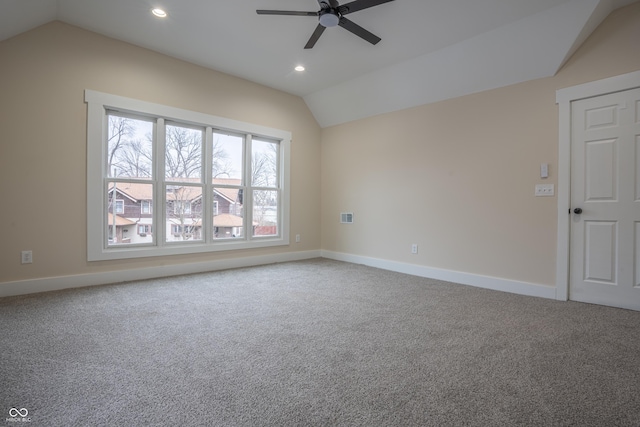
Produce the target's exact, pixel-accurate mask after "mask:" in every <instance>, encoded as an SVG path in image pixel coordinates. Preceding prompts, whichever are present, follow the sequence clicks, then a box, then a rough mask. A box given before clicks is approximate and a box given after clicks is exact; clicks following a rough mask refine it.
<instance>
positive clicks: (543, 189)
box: [536, 184, 555, 197]
mask: <svg viewBox="0 0 640 427" xmlns="http://www.w3.org/2000/svg"><path fill="white" fill-rule="evenodd" d="M554 193H555V192H554V185H553V184H536V197H545V196H547V197H548V196H553V195H554Z"/></svg>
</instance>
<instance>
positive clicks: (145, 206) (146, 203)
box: [140, 200, 151, 215]
mask: <svg viewBox="0 0 640 427" xmlns="http://www.w3.org/2000/svg"><path fill="white" fill-rule="evenodd" d="M140 213H141V214H142V215H149V214H151V200H141V201H140Z"/></svg>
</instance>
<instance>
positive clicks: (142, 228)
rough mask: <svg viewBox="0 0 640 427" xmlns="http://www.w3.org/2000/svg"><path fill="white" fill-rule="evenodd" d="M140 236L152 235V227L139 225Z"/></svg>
mask: <svg viewBox="0 0 640 427" xmlns="http://www.w3.org/2000/svg"><path fill="white" fill-rule="evenodd" d="M138 234H140V235H141V236H144V235H146V234H151V226H150V225H148V224H139V225H138Z"/></svg>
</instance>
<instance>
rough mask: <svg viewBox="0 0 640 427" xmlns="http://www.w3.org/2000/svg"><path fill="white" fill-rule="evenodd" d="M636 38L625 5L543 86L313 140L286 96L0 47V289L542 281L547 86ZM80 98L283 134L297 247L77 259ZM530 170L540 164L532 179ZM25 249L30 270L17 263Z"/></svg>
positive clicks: (633, 11) (47, 50)
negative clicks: (170, 269) (292, 276)
mask: <svg viewBox="0 0 640 427" xmlns="http://www.w3.org/2000/svg"><path fill="white" fill-rule="evenodd" d="M638 40H640V3H635V4H633V5H631V6H629V7H627V8H624V9H621V10H619V11H616V12H614V14H612V15H611V16H610V17H609V18H608V19H607V20H606V21H605V22H604V23H603V24H602V25H601V26H600V27H599V28H598V29H597V30H596V32H595V33H594V34H593V35H592V36H591V37H590V38H589V39H588V40H587V41H586V42H585V44H584V45H583V46H582V47H581V49H580V50H579V51H578V52H577V53H576V54H575V55H574V56H573V57H572V58H571V59H570V60H569V61H568V63H567V64H566V65H565V67H564V68H563V69H562V70H561V71H560V72H559V73H558V74H557V75H556V76H555V77H552V78H548V79H541V80H536V81H532V82H527V83H523V84H518V85H514V86H510V87H506V88H501V89H496V90H492V91H487V92H483V93H479V94H475V95H470V96H465V97H461V98H457V99H453V100H449V101H444V102H440V103H436V104H432V105H425V106H421V107H417V108H413V109H409V110H405V111H400V112H396V113H391V114H385V115H382V116H378V117H374V118H369V119H364V120H359V121H356V122H352V123H348V124H344V125H340V126H336V127H332V128H328V129H324V130H322V131H321V130H320V129H319V127H318V125H317V124H316V122H315V120H314V119H313V117H312V116H311V114H310V113H309V111H308V109H307V108H306V106H305V105H304V102H303V101H302V100H301V99H300V98H298V97H295V96H291V95H287V94H285V93H282V92H279V91H276V90H272V89H269V88H266V87H263V86H260V85H257V84H253V83H250V82H247V81H244V80H241V79H238V78H235V77H232V76H229V75H225V74H222V73H218V72H215V71H212V70H208V69H205V68H202V67H198V66H195V65H192V64H188V63H185V62H182V61H179V60H176V59H172V58H169V57H166V56H164V55H160V54H157V53H154V52H151V51H148V50H145V49H141V48H138V47H135V46H132V45H129V44H125V43H121V42H118V41H115V40H113V39H109V38H106V37H102V36H99V35H97V34H94V33H91V32H87V31H84V30H81V29H78V28H76V27H72V26H69V25H65V24H62V23H59V22H54V23H51V24H47V25H44V26H42V27H40V28H37V29H35V30H33V31H30V32H28V33H25V34H22V35H20V36H17V37H14V38H12V39H9V40H7V41H4V42H2V43H0V182H2V187H1V190H0V194H1V200H2V202H1V203H2V207H1V208H0V225H1V227H2V235H1V239H2V240H1V242H0V283H2V282H10V281H16V280H22V279H32V278H47V277H56V276H68V275H76V274H84V273H98V272H109V271H117V270H126V269H136V268H144V267H155V266H166V265H173V264H182V263H192V262H201V261H207V260H220V259H222V260H225V259H231V258H237V257H244V256H252V255H267V254H275V253H283V252H291V251H307V250H318V249H320V248H322V249H325V250H327V251H334V252H340V253H347V254H353V255H357V256H366V257H374V258H381V259H386V260H391V261H398V262H406V263H412V264H417V265H421V266H427V267H435V268H442V269H448V270H453V271H457V272H465V273H470V274H479V275H488V276H496V277H502V278H505V279H511V280H517V281H525V282H529V283H536V284H543V285H549V286H552V285H554V282H555V278H554V275H555V259H556V221H557V205H556V198H555V197H553V198H536V197H534V196H533V190H534V185H535V184H536V183H542V182H549V183H554V184H557V151H558V118H557V115H558V113H557V106H556V104H555V91H556V90H557V89H559V88H563V87H567V86H572V85H575V84H579V83H583V82H587V81H592V80H596V79H600V78H605V77H609V76H614V75H618V74H623V73H627V72H631V71H635V70H640V43H638ZM84 89H93V90H97V91H101V92H107V93H112V94H117V95H123V96H127V97H131V98H137V99H142V100H145V101H150V102H155V103H160V104H166V105H170V106H174V107H178V108H185V109H189V110H195V111H199V112H203V113H207V114H213V115H218V116H222V117H227V118H231V119H235V120H241V121H245V122H251V123H255V124H259V125H264V126H269V127H274V128H279V129H284V130H289V131H291V132H292V135H293V142H292V161H291V164H292V173H291V182H292V193H291V234H292V235H295V234H301V235H302V242H301V243H299V244H295V243H294V244H292V246H291V247H279V248H271V249H264V250H251V251H237V252H229V253H225V254H221V253H213V254H200V255H190V256H175V257H162V258H151V259H135V260H126V261H113V262H96V263H89V262H87V261H86V213H85V212H86V206H85V205H86V184H85V180H86V161H85V156H86V147H85V145H86V135H85V133H86V105H85V104H84V102H83V91H84ZM318 159H320V160H318ZM543 162H547V163H549V164H550V166H551V167H550V172H551V176H550V178H549V179H548V180H544V181H543V180H541V179H540V178H539V166H540V163H543ZM341 211H353V212H354V213H355V223H354V224H352V225H341V224H339V217H338V215H339V213H340V212H341ZM320 226H321V227H320ZM321 237H322V239H321ZM412 243H417V244H419V246H420V250H419V254H417V255H411V254H410V245H411V244H412ZM23 249H32V250H33V255H34V260H35V262H34V264H31V265H21V264H20V251H21V250H23Z"/></svg>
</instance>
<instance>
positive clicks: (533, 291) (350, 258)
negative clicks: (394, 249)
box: [321, 250, 556, 299]
mask: <svg viewBox="0 0 640 427" xmlns="http://www.w3.org/2000/svg"><path fill="white" fill-rule="evenodd" d="M321 253H322V257H323V258H329V259H334V260H337V261H345V262H350V263H353V264H364V265H368V266H370V267H376V268H381V269H383V270H390V271H396V272H399V273H405V274H411V275H413V276H420V277H427V278H429V279H437V280H444V281H447V282H453V283H459V284H462V285H469V286H475V287H478V288H484V289H492V290H494V291H502V292H510V293H513V294H519V295H528V296H534V297H541V298H550V299H555V298H556V288H555V287H553V286H546V285H538V284H535V283H528V282H521V281H517V280H509V279H501V278H498V277H490V276H482V275H479V274H471V273H462V272H459V271H452V270H444V269H441V268H433V267H426V266H423V265H416V264H408V263H404V262H398V261H389V260H384V259H379V258H370V257H364V256H359V255H351V254H345V253H340V252H332V251H324V250H323V251H321Z"/></svg>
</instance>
